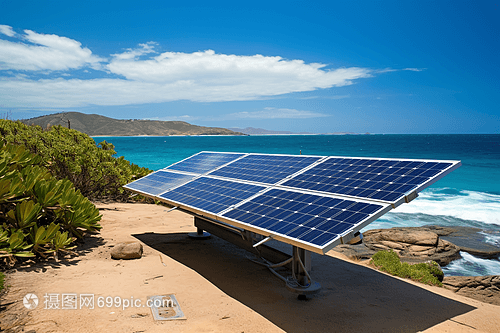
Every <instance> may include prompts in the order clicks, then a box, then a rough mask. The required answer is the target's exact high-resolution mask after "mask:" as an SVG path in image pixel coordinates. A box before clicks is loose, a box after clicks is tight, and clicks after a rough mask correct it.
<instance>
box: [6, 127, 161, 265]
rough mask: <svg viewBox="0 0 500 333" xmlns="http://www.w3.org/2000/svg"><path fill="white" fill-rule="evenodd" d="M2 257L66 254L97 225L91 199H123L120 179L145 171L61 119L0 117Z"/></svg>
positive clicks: (125, 197)
mask: <svg viewBox="0 0 500 333" xmlns="http://www.w3.org/2000/svg"><path fill="white" fill-rule="evenodd" d="M0 134H1V135H2V139H1V141H0V258H2V259H3V261H2V262H3V264H4V265H6V266H13V265H14V264H15V262H16V261H17V260H18V259H19V258H46V257H48V256H49V255H54V256H57V255H58V253H63V254H66V253H72V249H74V248H75V245H74V241H75V240H76V239H78V238H83V236H84V235H85V233H89V232H90V233H93V232H97V231H99V230H100V229H101V226H100V225H99V221H100V220H101V215H100V214H99V210H98V209H97V208H96V207H95V205H94V204H93V203H92V202H91V201H90V200H114V201H126V200H129V194H128V193H127V192H125V191H124V190H123V188H122V186H123V185H124V184H126V183H129V182H131V181H133V180H135V179H138V178H140V177H143V176H145V175H147V174H148V173H149V172H151V170H149V169H147V168H141V167H139V166H137V165H134V164H131V163H129V162H128V161H126V160H125V159H124V158H123V157H119V158H116V157H114V156H113V155H115V154H116V152H115V151H114V146H113V145H112V144H110V143H107V142H106V141H103V142H101V143H99V144H98V145H96V143H95V142H94V140H93V139H92V138H90V137H89V136H88V135H86V134H84V133H81V132H78V131H76V130H72V129H68V128H65V127H62V126H53V127H50V128H48V129H45V130H44V129H42V128H41V127H40V126H28V125H25V124H23V123H21V122H19V121H17V122H13V121H10V120H0Z"/></svg>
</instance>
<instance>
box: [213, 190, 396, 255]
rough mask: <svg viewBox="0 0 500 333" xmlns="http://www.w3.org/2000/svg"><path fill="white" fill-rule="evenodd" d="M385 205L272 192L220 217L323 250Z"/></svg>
mask: <svg viewBox="0 0 500 333" xmlns="http://www.w3.org/2000/svg"><path fill="white" fill-rule="evenodd" d="M387 206H388V205H387V204H386V205H381V204H370V203H365V202H359V201H354V200H345V199H340V198H331V197H324V196H321V195H313V194H305V193H299V192H293V191H286V190H278V189H273V190H270V191H268V192H265V193H263V194H261V195H259V196H257V197H255V198H253V199H252V200H250V201H247V202H245V203H244V204H242V205H240V206H238V207H236V208H234V209H232V210H230V211H228V212H226V213H224V214H223V215H222V216H223V217H226V218H230V219H233V220H236V221H240V222H244V223H247V224H249V225H251V226H254V227H259V228H262V229H265V230H267V231H269V232H270V233H271V234H275V235H286V236H288V237H291V238H294V239H297V240H298V241H300V242H307V243H310V244H313V245H315V246H317V247H323V246H324V245H326V244H328V243H331V242H332V241H334V240H335V239H337V238H338V237H339V236H340V235H342V234H343V233H345V232H346V231H348V230H350V229H353V228H354V227H355V226H359V225H360V224H362V223H363V222H365V221H366V220H367V219H369V218H370V217H371V216H373V214H376V213H377V212H380V211H381V210H382V209H384V208H386V207H387Z"/></svg>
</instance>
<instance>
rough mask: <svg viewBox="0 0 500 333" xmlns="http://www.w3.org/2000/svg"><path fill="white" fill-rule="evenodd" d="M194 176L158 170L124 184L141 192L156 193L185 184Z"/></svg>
mask: <svg viewBox="0 0 500 333" xmlns="http://www.w3.org/2000/svg"><path fill="white" fill-rule="evenodd" d="M194 177H195V176H193V175H185V174H179V173H173V172H168V171H163V170H159V171H156V172H153V173H151V174H149V175H147V176H146V177H143V178H141V179H139V180H136V181H135V182H132V183H130V184H128V185H126V186H125V188H128V189H131V190H135V191H139V192H142V193H143V194H149V195H158V194H160V193H163V192H165V191H167V190H168V189H170V188H174V187H176V186H179V185H182V184H185V183H187V182H189V181H190V180H192V179H193V178H194Z"/></svg>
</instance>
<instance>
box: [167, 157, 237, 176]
mask: <svg viewBox="0 0 500 333" xmlns="http://www.w3.org/2000/svg"><path fill="white" fill-rule="evenodd" d="M243 155H244V154H232V153H209V152H207V153H199V154H197V155H194V156H192V157H189V158H187V159H185V160H183V161H181V162H179V163H176V164H174V165H171V166H169V167H167V169H173V170H178V171H185V172H192V173H198V174H203V173H206V172H209V171H211V170H213V169H215V168H218V167H220V166H221V165H224V164H226V163H229V162H231V161H234V160H235V159H237V158H239V157H240V156H243Z"/></svg>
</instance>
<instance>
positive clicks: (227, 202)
mask: <svg viewBox="0 0 500 333" xmlns="http://www.w3.org/2000/svg"><path fill="white" fill-rule="evenodd" d="M264 189H265V187H263V186H257V185H251V184H245V183H238V182H234V181H227V180H220V179H214V178H208V177H200V178H198V179H195V180H193V181H192V182H190V183H187V184H185V185H183V186H180V187H178V188H176V189H174V190H172V191H169V192H166V193H164V194H162V195H160V198H162V199H166V200H169V201H172V202H174V203H178V204H181V205H183V206H190V207H193V208H196V209H200V210H203V211H206V212H209V213H212V214H217V213H219V212H221V211H223V210H225V209H227V208H229V207H230V206H232V205H235V204H237V203H239V202H241V201H243V200H245V199H247V198H249V197H251V196H253V195H254V194H256V193H258V192H259V191H262V190H264Z"/></svg>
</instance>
